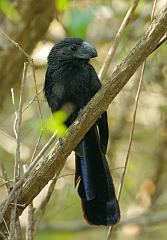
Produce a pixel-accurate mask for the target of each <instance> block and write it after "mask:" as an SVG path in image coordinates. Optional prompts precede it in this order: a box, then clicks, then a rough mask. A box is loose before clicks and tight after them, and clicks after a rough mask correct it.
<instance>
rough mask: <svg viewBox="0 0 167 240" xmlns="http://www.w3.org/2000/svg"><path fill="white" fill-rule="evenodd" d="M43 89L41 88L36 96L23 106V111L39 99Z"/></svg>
mask: <svg viewBox="0 0 167 240" xmlns="http://www.w3.org/2000/svg"><path fill="white" fill-rule="evenodd" d="M42 91H43V88H41V89H40V90H39V91H38V93H37V94H35V96H34V97H33V98H32V99H31V100H30V101H29V102H28V104H27V105H26V106H25V107H24V108H23V111H22V113H23V112H24V111H25V110H26V109H27V108H29V106H30V105H31V104H32V103H33V102H34V101H35V100H36V99H37V95H40V94H41V92H42Z"/></svg>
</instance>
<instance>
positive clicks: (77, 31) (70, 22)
mask: <svg viewBox="0 0 167 240" xmlns="http://www.w3.org/2000/svg"><path fill="white" fill-rule="evenodd" d="M68 15H69V16H68V19H67V23H66V27H67V30H68V32H69V33H70V35H71V36H73V37H81V38H85V37H86V33H87V28H88V26H89V24H90V23H91V21H92V19H93V9H92V8H88V9H87V10H85V11H80V10H78V9H71V10H70V11H69V12H68Z"/></svg>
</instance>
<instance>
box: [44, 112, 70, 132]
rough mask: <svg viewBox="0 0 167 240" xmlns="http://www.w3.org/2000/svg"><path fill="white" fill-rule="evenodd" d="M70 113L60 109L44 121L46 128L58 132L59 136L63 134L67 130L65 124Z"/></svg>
mask: <svg viewBox="0 0 167 240" xmlns="http://www.w3.org/2000/svg"><path fill="white" fill-rule="evenodd" d="M67 118H68V115H67V114H66V112H65V111H63V110H60V111H57V112H55V113H54V114H53V115H51V116H49V117H48V118H47V119H45V121H44V128H46V129H47V130H48V131H50V132H53V133H54V132H56V133H57V135H58V136H60V137H61V136H63V135H64V134H65V132H66V131H67V127H66V125H65V124H64V123H65V121H66V120H67Z"/></svg>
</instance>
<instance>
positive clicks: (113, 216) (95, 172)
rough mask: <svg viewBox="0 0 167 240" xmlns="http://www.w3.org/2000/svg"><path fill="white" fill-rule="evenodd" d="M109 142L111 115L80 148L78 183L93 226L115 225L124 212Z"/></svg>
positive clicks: (84, 209) (79, 191)
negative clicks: (111, 166)
mask: <svg viewBox="0 0 167 240" xmlns="http://www.w3.org/2000/svg"><path fill="white" fill-rule="evenodd" d="M107 142H108V125H107V114H106V113H104V114H103V115H102V117H101V118H100V119H99V120H98V123H97V124H96V125H94V126H93V127H92V128H91V129H90V130H89V132H88V133H87V134H86V135H85V137H84V139H83V140H82V142H81V143H80V144H79V145H78V147H77V149H76V175H75V184H76V185H78V193H79V196H80V198H81V201H82V207H83V211H84V216H85V218H86V220H87V221H88V222H89V223H90V224H94V225H113V224H116V223H117V222H118V221H119V218H120V210H119V205H118V202H117V199H116V196H115V189H114V184H113V180H112V177H111V175H110V170H109V166H108V163H107V160H106V157H105V153H106V149H107Z"/></svg>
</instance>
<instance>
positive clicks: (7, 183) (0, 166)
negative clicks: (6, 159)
mask: <svg viewBox="0 0 167 240" xmlns="http://www.w3.org/2000/svg"><path fill="white" fill-rule="evenodd" d="M0 169H1V173H2V179H3V182H4V183H3V184H1V185H0V187H2V186H4V185H5V186H6V192H7V194H8V193H9V192H10V182H12V181H11V180H9V178H8V175H7V172H6V169H5V167H4V165H3V163H2V162H0Z"/></svg>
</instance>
